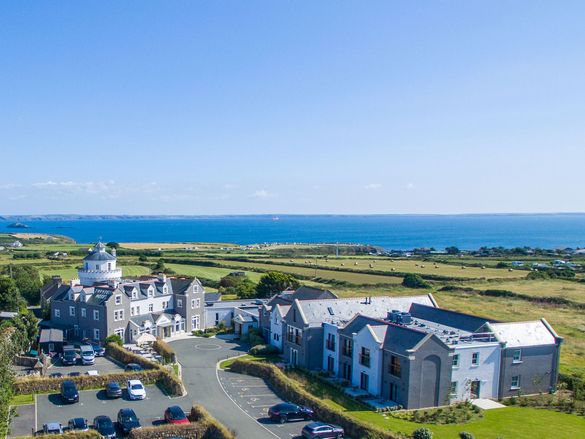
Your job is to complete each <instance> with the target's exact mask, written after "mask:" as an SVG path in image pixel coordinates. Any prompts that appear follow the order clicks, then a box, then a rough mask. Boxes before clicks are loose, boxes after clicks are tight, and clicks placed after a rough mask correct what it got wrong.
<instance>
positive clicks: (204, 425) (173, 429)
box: [128, 405, 236, 439]
mask: <svg viewBox="0 0 585 439" xmlns="http://www.w3.org/2000/svg"><path fill="white" fill-rule="evenodd" d="M188 418H189V421H190V423H189V424H182V425H173V424H163V425H161V426H156V427H145V428H141V429H137V430H132V431H131V432H130V434H129V435H128V438H129V439H151V438H152V439H165V438H172V437H174V438H176V437H181V438H185V439H235V438H236V437H235V436H234V434H233V433H231V432H230V431H229V430H228V429H227V428H226V427H225V426H224V425H223V424H220V423H219V422H218V421H217V420H216V419H215V418H214V417H213V416H211V415H210V414H209V412H208V411H207V410H205V408H203V407H202V406H200V405H195V406H193V407H192V408H191V411H190V413H189V414H188Z"/></svg>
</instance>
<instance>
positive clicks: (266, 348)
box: [250, 344, 280, 355]
mask: <svg viewBox="0 0 585 439" xmlns="http://www.w3.org/2000/svg"><path fill="white" fill-rule="evenodd" d="M279 352H280V350H279V349H278V348H277V347H276V346H272V345H271V344H259V345H256V346H254V347H253V348H252V349H250V354H252V355H274V354H278V353H279Z"/></svg>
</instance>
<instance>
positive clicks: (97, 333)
mask: <svg viewBox="0 0 585 439" xmlns="http://www.w3.org/2000/svg"><path fill="white" fill-rule="evenodd" d="M93 339H94V340H99V339H100V330H99V329H97V328H94V329H93Z"/></svg>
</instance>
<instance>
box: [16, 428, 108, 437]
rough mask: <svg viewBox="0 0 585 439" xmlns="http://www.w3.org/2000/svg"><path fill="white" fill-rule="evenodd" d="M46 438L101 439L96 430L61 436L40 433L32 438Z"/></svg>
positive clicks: (66, 433) (74, 432)
mask: <svg viewBox="0 0 585 439" xmlns="http://www.w3.org/2000/svg"><path fill="white" fill-rule="evenodd" d="M39 436H40V437H47V438H53V439H58V438H61V439H101V437H102V435H101V434H99V433H98V432H97V431H96V430H88V431H66V432H65V433H63V434H59V435H54V434H42V433H35V436H34V437H39ZM29 438H31V439H32V436H27V437H24V438H20V439H29Z"/></svg>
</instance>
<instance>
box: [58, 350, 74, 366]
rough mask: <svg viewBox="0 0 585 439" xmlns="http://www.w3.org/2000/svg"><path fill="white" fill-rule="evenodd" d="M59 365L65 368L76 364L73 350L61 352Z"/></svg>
mask: <svg viewBox="0 0 585 439" xmlns="http://www.w3.org/2000/svg"><path fill="white" fill-rule="evenodd" d="M61 363H63V364H64V365H65V366H73V365H74V364H75V363H77V353H76V352H75V349H67V350H65V351H63V356H62V357H61Z"/></svg>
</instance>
